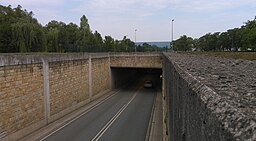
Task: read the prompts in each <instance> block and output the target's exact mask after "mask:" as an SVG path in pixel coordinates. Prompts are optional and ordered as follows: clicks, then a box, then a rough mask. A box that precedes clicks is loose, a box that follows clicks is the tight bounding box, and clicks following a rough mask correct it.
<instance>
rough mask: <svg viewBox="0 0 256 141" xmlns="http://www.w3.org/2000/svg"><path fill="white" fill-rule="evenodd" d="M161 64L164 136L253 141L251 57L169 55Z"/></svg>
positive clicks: (255, 91)
mask: <svg viewBox="0 0 256 141" xmlns="http://www.w3.org/2000/svg"><path fill="white" fill-rule="evenodd" d="M163 66H164V68H163V71H164V84H165V87H164V91H165V92H164V93H165V95H166V100H167V103H168V110H169V111H168V115H167V117H168V119H167V120H166V122H167V125H168V129H169V132H168V135H169V138H170V140H175V141H184V140H189V141H198V140H202V141H204V140H212V141H215V140H219V141H227V140H248V141H254V140H256V111H255V109H256V108H255V107H256V87H255V86H254V85H255V84H256V79H255V78H256V71H255V69H256V62H255V61H245V60H235V59H225V58H216V57H206V56H203V57H202V56H191V55H181V54H174V53H173V54H165V55H164V64H163Z"/></svg>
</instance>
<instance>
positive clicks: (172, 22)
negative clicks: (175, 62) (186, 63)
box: [172, 19, 174, 50]
mask: <svg viewBox="0 0 256 141" xmlns="http://www.w3.org/2000/svg"><path fill="white" fill-rule="evenodd" d="M173 22H174V19H172V50H173V47H174V44H173Z"/></svg>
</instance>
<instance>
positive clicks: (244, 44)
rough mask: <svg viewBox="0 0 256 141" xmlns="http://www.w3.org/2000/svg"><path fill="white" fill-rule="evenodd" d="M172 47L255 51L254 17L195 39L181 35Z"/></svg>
mask: <svg viewBox="0 0 256 141" xmlns="http://www.w3.org/2000/svg"><path fill="white" fill-rule="evenodd" d="M173 49H174V50H175V51H256V17H255V18H254V19H253V20H248V21H247V22H245V24H244V25H242V26H241V27H240V28H234V29H229V30H227V31H225V32H215V33H207V34H205V35H203V36H202V37H200V38H197V39H193V38H191V37H187V36H186V35H183V36H181V37H180V38H179V39H177V40H175V41H174V48H173ZM223 54H226V53H223ZM230 54H236V53H230ZM242 54H243V53H242Z"/></svg>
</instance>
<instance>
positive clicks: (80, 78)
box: [49, 60, 89, 115]
mask: <svg viewBox="0 0 256 141" xmlns="http://www.w3.org/2000/svg"><path fill="white" fill-rule="evenodd" d="M88 65H89V64H88V60H72V61H61V62H50V63H49V78H50V79H49V81H50V114H51V115H54V114H56V113H58V112H60V111H62V110H64V109H66V108H68V107H72V106H74V105H76V104H78V103H79V102H82V101H84V100H87V99H88V98H89V70H88V69H89V67H88Z"/></svg>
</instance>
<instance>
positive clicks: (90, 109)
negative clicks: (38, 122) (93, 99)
mask: <svg viewBox="0 0 256 141" xmlns="http://www.w3.org/2000/svg"><path fill="white" fill-rule="evenodd" d="M118 92H120V90H118V91H117V92H115V93H114V94H112V95H110V96H108V97H106V98H105V99H103V100H102V101H100V102H99V103H97V104H95V105H93V106H92V107H90V108H89V109H87V110H85V111H84V112H83V113H81V114H79V115H78V116H77V117H75V118H74V119H72V120H70V121H68V122H67V123H66V124H64V125H62V126H61V127H59V128H57V129H56V130H54V131H53V132H51V133H50V134H48V135H46V136H44V137H43V138H42V139H40V140H39V141H44V140H45V139H47V138H48V137H50V136H51V135H53V134H55V133H56V132H58V131H60V130H61V129H63V128H64V127H66V126H67V125H69V124H70V123H72V122H74V121H75V120H77V119H79V118H80V117H82V116H84V115H85V114H87V113H88V112H90V111H92V110H93V109H95V108H96V107H98V106H99V105H101V104H102V103H104V102H105V101H107V100H108V99H110V98H111V97H113V96H114V95H116V94H117V93H118Z"/></svg>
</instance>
